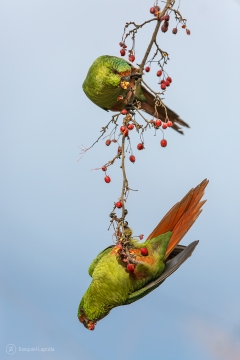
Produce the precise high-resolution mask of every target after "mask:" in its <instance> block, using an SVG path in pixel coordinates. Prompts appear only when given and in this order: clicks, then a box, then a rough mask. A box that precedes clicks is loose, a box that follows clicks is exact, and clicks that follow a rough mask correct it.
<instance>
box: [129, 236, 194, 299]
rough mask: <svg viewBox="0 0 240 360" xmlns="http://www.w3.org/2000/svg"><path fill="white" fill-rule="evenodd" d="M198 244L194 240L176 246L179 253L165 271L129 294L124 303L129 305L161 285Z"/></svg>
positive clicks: (167, 264) (169, 262)
mask: <svg viewBox="0 0 240 360" xmlns="http://www.w3.org/2000/svg"><path fill="white" fill-rule="evenodd" d="M197 244H198V240H196V241H193V242H192V243H191V244H189V245H188V246H186V247H183V246H179V247H178V249H177V248H176V249H175V250H176V251H177V250H178V254H177V255H176V256H174V257H173V258H172V259H171V260H169V261H167V263H166V266H165V269H164V272H163V273H162V274H161V275H160V276H159V277H158V278H157V279H155V280H153V281H151V282H149V283H148V284H147V285H146V286H144V287H143V288H142V289H140V290H137V291H135V292H134V293H132V294H131V295H129V297H128V299H127V300H126V302H125V303H124V304H123V305H129V304H131V303H133V302H134V301H137V300H139V299H141V298H142V297H144V296H145V295H147V294H149V293H150V292H151V291H153V290H154V289H156V288H157V287H158V286H159V285H161V284H162V283H163V282H164V280H166V278H167V277H168V276H170V275H171V274H172V273H174V271H176V270H177V269H178V268H179V267H180V266H181V265H182V264H183V263H184V262H185V261H186V260H187V259H188V258H189V257H190V256H191V255H192V253H193V251H194V249H195V247H196V246H197ZM179 251H180V252H179Z"/></svg>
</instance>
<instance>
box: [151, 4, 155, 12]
mask: <svg viewBox="0 0 240 360" xmlns="http://www.w3.org/2000/svg"><path fill="white" fill-rule="evenodd" d="M150 13H151V14H155V7H154V6H153V7H151V8H150Z"/></svg>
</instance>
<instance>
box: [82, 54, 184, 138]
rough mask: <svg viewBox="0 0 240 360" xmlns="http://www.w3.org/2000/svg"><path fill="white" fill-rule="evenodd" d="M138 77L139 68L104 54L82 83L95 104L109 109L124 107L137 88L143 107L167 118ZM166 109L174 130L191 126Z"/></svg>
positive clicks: (135, 95)
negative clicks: (137, 80)
mask: <svg viewBox="0 0 240 360" xmlns="http://www.w3.org/2000/svg"><path fill="white" fill-rule="evenodd" d="M138 77H141V75H140V74H139V70H138V69H136V68H134V67H133V66H132V65H131V64H130V63H128V62H127V61H125V60H124V59H121V58H118V57H115V56H108V55H103V56H100V57H99V58H97V59H96V60H95V61H94V63H93V64H92V66H91V67H90V69H89V71H88V73H87V77H86V79H85V81H84V83H83V90H84V92H85V94H86V95H87V96H88V98H89V99H90V100H91V101H92V102H93V103H94V104H96V105H97V106H99V107H101V108H102V109H104V110H107V111H108V110H111V111H121V110H123V109H124V108H125V107H126V105H127V104H128V102H129V99H130V97H131V95H132V91H134V98H135V100H137V101H140V104H141V110H144V111H145V112H147V113H148V114H150V115H152V116H155V117H156V118H159V119H161V120H162V121H165V119H166V112H165V109H164V107H163V106H157V113H156V112H155V103H154V96H153V95H152V94H151V93H150V92H149V91H148V90H147V89H146V87H144V86H143V85H142V84H141V83H138V82H135V80H136V78H138ZM136 83H137V87H136V89H135V84H136ZM166 110H167V115H168V119H169V120H170V121H172V124H173V126H172V127H173V129H175V130H176V131H177V132H179V133H180V134H183V131H182V130H181V128H180V127H179V125H181V126H185V127H188V128H189V125H188V124H187V123H186V122H185V121H183V120H181V119H180V118H179V116H178V115H177V114H176V113H175V112H174V111H172V110H170V109H169V108H168V107H166Z"/></svg>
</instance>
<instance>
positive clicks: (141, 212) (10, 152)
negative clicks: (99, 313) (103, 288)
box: [0, 0, 240, 360]
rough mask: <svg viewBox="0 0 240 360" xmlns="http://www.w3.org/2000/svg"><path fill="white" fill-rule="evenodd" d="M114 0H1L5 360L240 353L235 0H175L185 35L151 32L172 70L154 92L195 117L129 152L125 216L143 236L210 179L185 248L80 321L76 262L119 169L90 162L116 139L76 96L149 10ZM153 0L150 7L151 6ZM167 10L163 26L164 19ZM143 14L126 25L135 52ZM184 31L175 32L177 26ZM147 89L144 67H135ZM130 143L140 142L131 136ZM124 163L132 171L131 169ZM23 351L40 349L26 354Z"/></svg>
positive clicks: (140, 47) (82, 266) (100, 159)
mask: <svg viewBox="0 0 240 360" xmlns="http://www.w3.org/2000/svg"><path fill="white" fill-rule="evenodd" d="M145 3H146V4H143V3H139V1H137V0H132V1H127V0H122V1H121V3H116V2H111V1H109V0H103V1H101V2H98V1H96V0H93V1H91V3H90V2H84V3H83V2H80V1H75V0H69V1H62V0H58V1H54V0H48V1H46V0H41V1H32V0H21V1H19V0H8V1H0V8H1V11H0V33H1V37H0V46H1V54H2V55H1V58H0V68H1V72H0V74H1V81H0V147H1V149H0V167H1V177H0V198H1V205H0V238H1V244H2V246H1V254H0V257H1V258H0V264H1V306H0V309H1V319H2V321H1V323H2V328H1V330H0V331H1V359H8V358H9V356H10V355H8V354H7V353H6V346H7V345H8V344H14V345H15V346H16V349H17V351H16V353H15V354H14V355H12V358H15V359H18V360H22V359H24V360H25V359H30V358H31V359H35V358H36V359H51V360H52V359H58V360H61V359H84V360H95V359H97V360H98V359H99V360H108V359H109V360H110V359H116V360H118V359H122V358H123V357H124V359H126V360H128V359H131V360H135V359H144V358H149V359H151V360H157V359H160V358H165V359H169V360H172V359H174V360H175V359H184V360H192V359H195V360H202V359H204V360H211V359H228V358H229V356H230V355H229V354H230V349H231V351H234V353H232V354H231V356H232V358H233V359H235V358H234V356H236V359H237V358H238V357H239V353H240V350H239V346H240V345H239V342H240V310H239V303H240V288H239V273H240V262H239V252H240V241H239V236H238V232H239V231H238V228H239V201H240V194H239V192H240V190H239V184H240V170H239V169H240V167H239V155H240V142H239V133H240V122H239V82H240V72H239V63H240V50H239V33H240V24H239V14H240V4H239V2H237V1H230V2H228V3H226V2H219V1H217V0H212V1H206V0H203V1H201V2H198V3H196V2H193V1H190V0H182V1H181V8H180V9H181V12H182V15H183V16H184V17H186V18H187V19H188V27H189V29H190V30H191V36H187V35H186V34H185V32H184V30H183V31H179V33H178V34H177V35H176V36H174V35H172V34H171V32H167V33H166V34H162V33H160V34H159V37H158V42H159V44H160V45H161V47H162V48H163V49H164V50H166V51H168V52H169V55H170V59H171V60H170V62H169V64H168V66H167V71H168V73H169V74H170V75H171V77H172V78H173V83H172V85H171V87H170V88H169V89H168V91H167V92H166V97H165V103H166V104H167V105H168V106H169V107H170V108H171V109H174V110H175V111H176V112H177V113H178V114H179V115H180V116H181V117H182V118H183V119H184V120H185V121H186V122H188V123H189V124H190V126H191V128H190V129H187V130H186V131H185V135H184V136H180V135H179V134H176V133H175V132H174V131H172V130H170V129H168V130H166V131H167V133H166V134H167V135H166V136H167V140H168V146H167V148H165V149H163V148H161V147H160V146H159V141H160V135H158V136H157V137H154V136H153V133H151V132H150V133H149V134H148V135H147V136H146V137H145V145H146V150H144V151H142V152H141V153H140V152H139V153H136V154H135V155H136V157H137V161H136V163H135V164H134V165H132V164H128V165H129V166H127V170H128V174H129V175H128V177H129V182H130V186H131V187H132V188H134V189H138V192H137V193H135V192H133V193H131V194H130V196H129V200H128V210H129V216H128V221H129V224H130V226H131V227H132V228H133V230H134V233H135V234H140V233H144V234H145V235H146V236H147V235H148V234H149V233H150V232H151V231H152V229H153V227H155V226H156V224H157V223H158V222H159V220H160V219H161V217H162V216H163V215H165V213H166V212H167V211H168V210H169V209H170V207H172V206H173V205H174V204H175V203H176V202H177V201H179V200H180V199H181V198H182V196H183V195H185V193H186V192H188V191H189V190H190V189H191V188H192V187H194V186H196V185H197V184H198V183H200V182H201V181H202V180H203V179H204V178H206V177H207V178H208V179H209V180H210V183H209V185H208V188H207V190H206V195H205V198H207V199H208V201H207V203H206V204H205V205H204V210H203V213H202V214H201V216H200V217H199V219H198V220H197V222H196V223H195V224H194V226H193V227H192V229H191V230H190V231H189V232H188V234H187V235H186V236H185V238H184V239H183V241H182V243H183V244H188V243H190V242H191V241H193V240H196V239H199V240H200V243H199V245H198V247H197V249H196V251H195V252H194V254H193V256H192V257H191V258H190V259H189V260H188V261H187V262H186V263H185V264H184V265H183V266H182V267H181V269H179V270H178V271H177V272H176V273H175V274H174V275H173V276H171V277H170V278H169V279H168V280H167V281H166V282H165V283H164V284H163V286H161V287H160V288H158V289H157V290H155V291H154V292H152V293H151V294H149V295H148V296H147V297H145V298H144V299H142V300H140V301H138V302H137V303H134V304H133V305H130V306H124V307H120V308H116V309H114V310H113V311H112V312H111V314H110V315H109V316H107V317H106V318H105V319H103V320H102V321H101V322H99V323H98V325H97V327H96V330H95V331H93V332H90V331H87V330H86V329H85V328H84V327H83V326H82V325H81V324H80V323H79V322H78V320H77V317H76V314H77V308H78V304H79V301H80V299H81V297H82V295H83V293H84V292H85V290H86V288H87V287H88V285H89V283H90V277H89V275H88V273H87V269H88V266H89V264H90V263H91V261H92V259H93V258H94V257H95V256H96V255H97V254H98V252H99V251H101V250H102V249H104V248H105V247H106V246H108V245H110V244H111V242H112V238H111V232H108V231H107V228H108V225H109V217H108V215H109V212H110V211H111V209H112V204H113V202H114V201H116V200H117V199H118V197H119V195H120V187H121V173H120V169H119V167H118V164H117V165H114V166H112V168H111V169H110V171H109V175H110V176H111V178H112V181H111V183H110V184H108V185H107V184H105V183H104V181H103V173H102V172H101V171H91V169H92V168H96V167H100V166H102V165H103V164H104V163H105V162H106V161H107V160H109V159H111V158H112V157H113V156H114V154H115V150H114V149H113V147H109V148H108V147H106V146H105V145H104V142H100V143H98V144H97V145H95V147H94V148H93V149H91V151H89V152H88V153H87V154H86V155H85V156H84V157H83V158H82V160H81V161H79V162H77V160H78V159H79V151H80V150H79V148H78V146H81V144H83V145H85V146H89V145H91V144H92V142H93V141H94V140H95V139H96V138H97V137H98V135H99V131H100V129H101V127H102V126H103V125H105V124H106V123H107V122H108V121H109V120H110V116H111V115H110V114H108V113H106V112H105V111H103V110H101V109H100V108H97V107H96V106H94V104H92V103H91V102H90V101H89V100H88V99H87V98H86V96H85V95H84V93H83V91H82V83H83V81H84V79H85V76H86V73H87V71H88V68H89V66H90V65H91V63H92V62H93V61H94V60H95V59H96V58H97V57H98V56H100V55H103V54H109V55H117V56H118V55H119V46H118V43H119V41H120V40H121V36H122V31H123V27H124V24H125V22H126V21H135V22H136V23H141V22H143V21H145V20H146V19H148V18H150V14H149V8H150V7H151V6H152V3H151V2H149V3H147V2H145ZM160 6H161V4H160ZM174 24H175V22H174V20H173V19H171V21H170V27H174ZM153 26H154V25H153V24H150V25H149V26H147V27H145V28H143V29H142V30H141V31H140V32H139V33H138V35H137V40H136V62H140V61H141V59H142V56H143V53H144V51H145V49H146V46H147V44H148V41H149V39H150V37H151V32H152V30H153ZM180 30H181V29H180ZM145 80H146V81H147V82H148V83H149V85H150V86H151V87H154V88H155V89H156V88H157V86H158V85H157V78H156V76H155V72H154V71H152V72H150V73H149V74H147V75H146V76H145ZM134 141H135V143H137V142H138V138H137V137H136V138H135V139H134ZM133 166H134V167H133ZM19 347H28V348H31V347H40V348H46V347H52V348H54V351H52V352H50V351H48V352H47V351H46V352H44V353H43V352H40V351H35V352H34V353H33V352H31V353H27V352H21V351H19Z"/></svg>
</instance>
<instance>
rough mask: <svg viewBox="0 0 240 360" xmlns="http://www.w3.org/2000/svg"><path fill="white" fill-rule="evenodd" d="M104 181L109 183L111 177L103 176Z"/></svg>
mask: <svg viewBox="0 0 240 360" xmlns="http://www.w3.org/2000/svg"><path fill="white" fill-rule="evenodd" d="M104 181H105V182H106V183H107V184H108V183H110V181H111V179H110V176H108V175H107V176H105V178H104Z"/></svg>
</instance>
